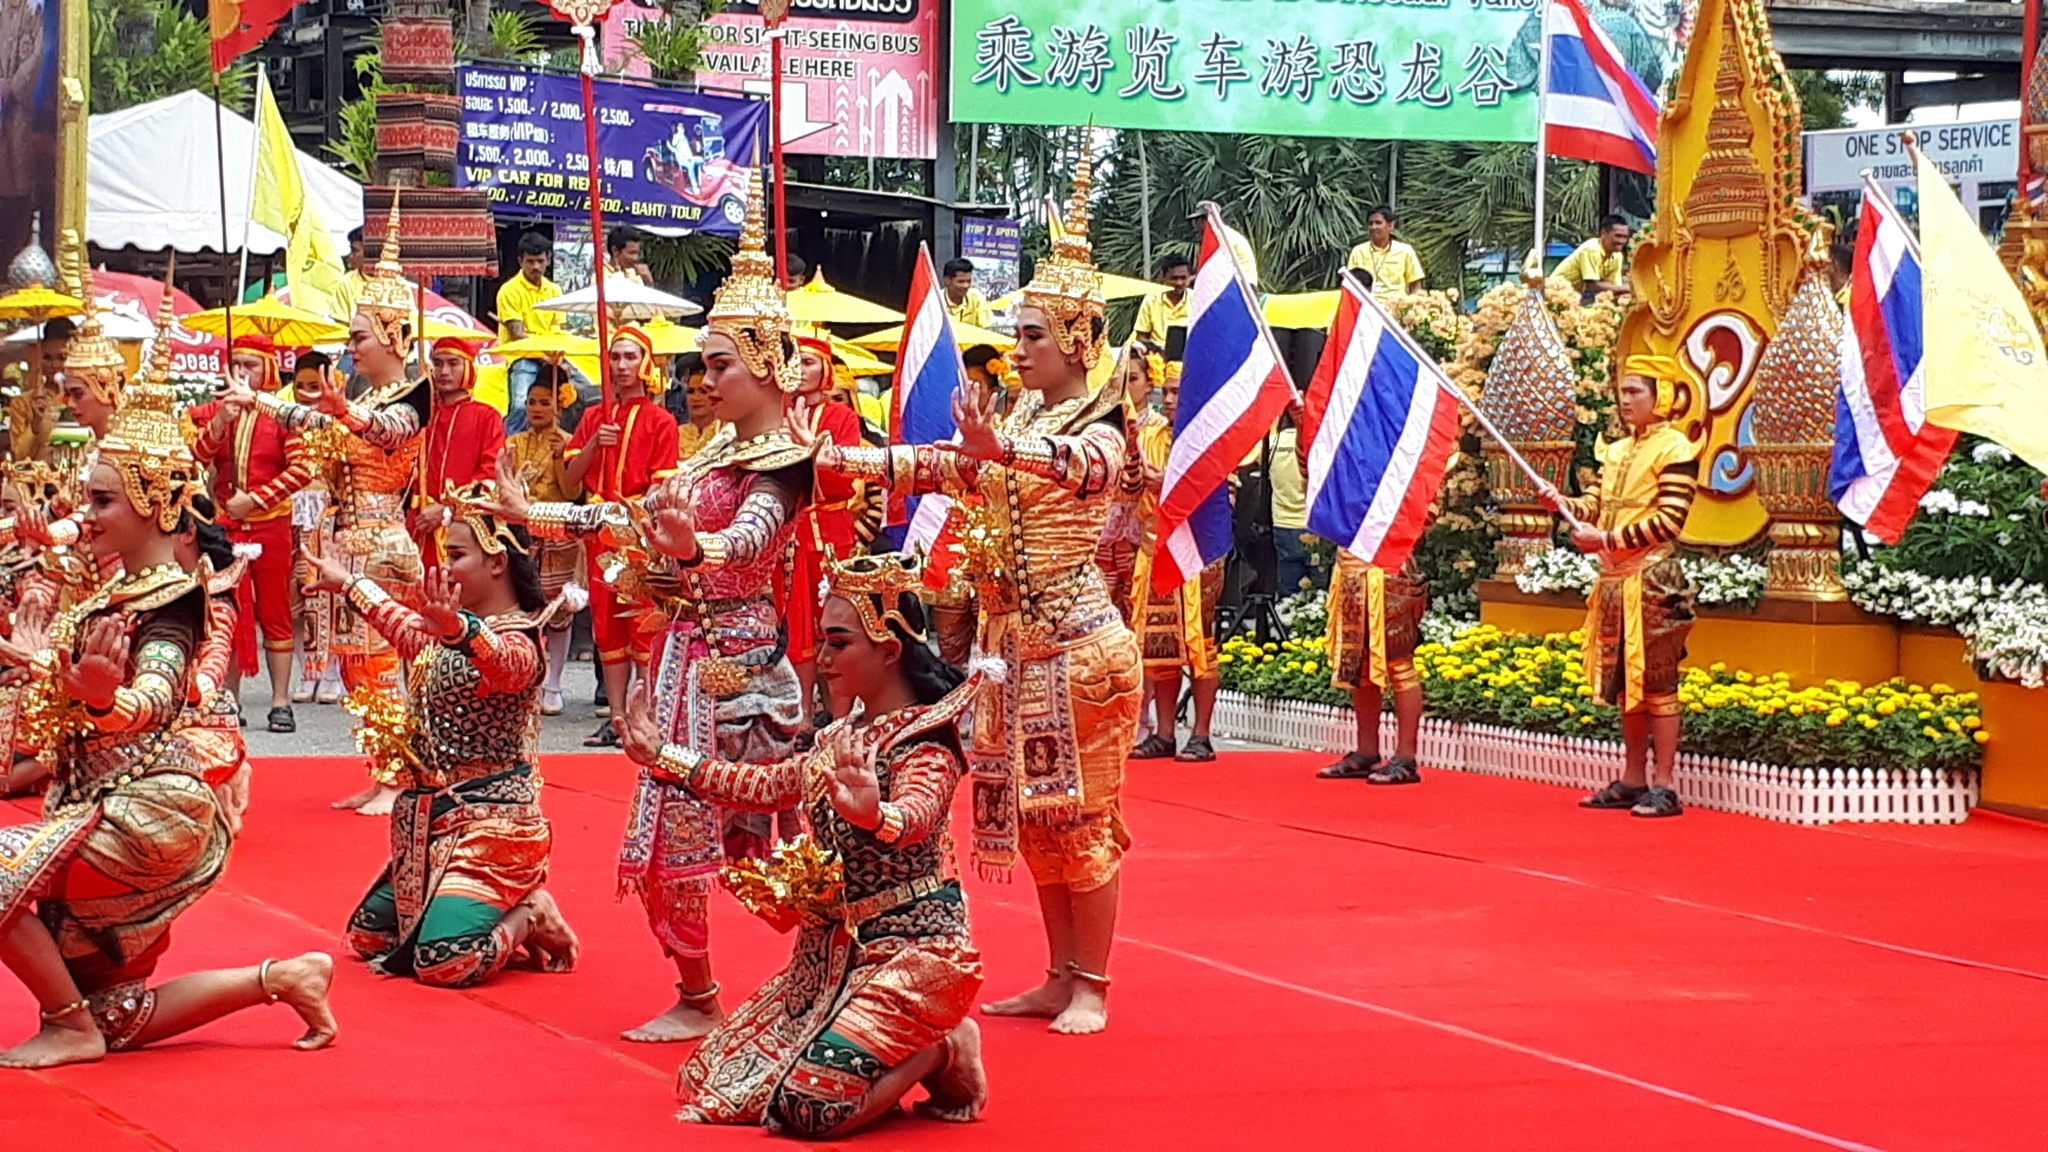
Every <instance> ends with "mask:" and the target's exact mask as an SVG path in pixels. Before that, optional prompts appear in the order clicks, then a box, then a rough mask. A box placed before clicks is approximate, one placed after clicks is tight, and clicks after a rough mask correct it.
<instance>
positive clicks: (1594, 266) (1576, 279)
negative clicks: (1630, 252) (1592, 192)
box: [1551, 216, 1635, 304]
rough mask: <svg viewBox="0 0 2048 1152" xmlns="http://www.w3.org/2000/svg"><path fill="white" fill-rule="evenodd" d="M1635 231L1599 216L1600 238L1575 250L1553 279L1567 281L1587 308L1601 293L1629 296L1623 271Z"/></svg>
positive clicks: (1621, 221)
mask: <svg viewBox="0 0 2048 1152" xmlns="http://www.w3.org/2000/svg"><path fill="white" fill-rule="evenodd" d="M1634 234H1635V229H1633V228H1631V227H1629V223H1628V221H1627V220H1624V219H1622V218H1621V217H1619V216H1602V217H1601V218H1600V234H1599V235H1597V236H1595V237H1593V238H1592V239H1591V240H1588V241H1586V242H1585V243H1584V244H1581V245H1579V246H1578V248H1577V250H1575V251H1574V252H1573V253H1572V254H1571V255H1569V256H1567V257H1565V258H1564V262H1563V263H1562V264H1559V265H1558V266H1557V271H1555V272H1552V273H1551V275H1552V276H1557V277H1560V278H1562V279H1564V280H1566V281H1568V282H1569V283H1570V284H1571V286H1572V287H1574V288H1576V289H1578V290H1579V300H1580V302H1581V303H1587V304H1590V303H1592V301H1593V298H1594V297H1595V296H1598V295H1599V294H1600V293H1602V292H1612V293H1614V294H1615V295H1616V296H1622V295H1625V294H1627V292H1628V274H1627V272H1626V270H1625V262H1626V256H1625V255H1624V253H1625V252H1626V251H1627V249H1628V241H1629V237H1630V236H1632V235H1634Z"/></svg>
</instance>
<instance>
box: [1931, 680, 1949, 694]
mask: <svg viewBox="0 0 2048 1152" xmlns="http://www.w3.org/2000/svg"><path fill="white" fill-rule="evenodd" d="M1927 690H1928V691H1929V692H1932V693H1934V694H1935V695H1936V696H1953V695H1955V691H1956V690H1955V689H1953V688H1951V687H1949V686H1948V685H1946V684H1943V683H1942V682H1941V681H1939V680H1937V681H1935V682H1934V683H1932V684H1929V685H1928V686H1927Z"/></svg>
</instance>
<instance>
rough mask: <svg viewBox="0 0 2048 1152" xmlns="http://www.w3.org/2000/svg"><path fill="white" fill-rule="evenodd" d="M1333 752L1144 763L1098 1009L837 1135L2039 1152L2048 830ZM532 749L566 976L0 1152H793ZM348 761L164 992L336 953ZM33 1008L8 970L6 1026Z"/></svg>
mask: <svg viewBox="0 0 2048 1152" xmlns="http://www.w3.org/2000/svg"><path fill="white" fill-rule="evenodd" d="M1322 759H1324V758H1321V757H1314V756H1309V755H1303V754H1295V753H1227V754H1225V755H1224V756H1223V757H1222V758H1221V759H1220V760H1219V761H1218V762H1216V763H1215V764H1213V765H1207V766H1189V765H1178V764H1173V763H1170V762H1168V763H1161V762H1141V763H1135V764H1133V765H1132V768H1131V780H1130V784H1129V786H1128V788H1127V791H1126V797H1127V799H1126V804H1127V811H1128V816H1129V821H1130V824H1131V827H1132V830H1133V833H1134V835H1135V836H1136V839H1137V846H1136V848H1135V850H1134V851H1133V853H1132V855H1131V857H1130V859H1129V862H1128V864H1127V866H1126V870H1125V888H1124V893H1125V899H1124V908H1125V913H1124V918H1123V922H1122V924H1121V926H1120V930H1121V940H1120V943H1119V945H1118V950H1117V954H1116V961H1115V964H1114V971H1115V975H1116V979H1117V984H1116V992H1115V995H1114V997H1113V1000H1112V1003H1113V1007H1114V1012H1115V1017H1114V1022H1113V1025H1112V1027H1111V1030H1110V1031H1109V1032H1108V1033H1107V1034H1105V1035H1103V1036H1099V1037H1093V1038H1070V1037H1057V1036H1052V1035H1049V1034H1047V1033H1046V1032H1045V1031H1044V1026H1043V1024H1042V1023H1039V1022H1032V1021H1010V1020H1001V1021H989V1020H984V1025H983V1026H984V1028H985V1029H986V1037H987V1059H988V1065H989V1073H990V1078H991V1081H992V1087H993V1097H992V1100H991V1103H990V1105H989V1108H988V1111H987V1112H986V1114H985V1115H984V1117H983V1119H982V1121H981V1122H980V1123H978V1124H975V1125H973V1126H971V1127H967V1128H961V1127H955V1126H947V1125H938V1124H933V1123H929V1122H926V1121H922V1120H912V1119H902V1120H897V1121H892V1122H889V1123H887V1124H885V1125H882V1126H880V1127H878V1128H877V1129H874V1130H872V1131H870V1132H869V1133H865V1134H862V1135H861V1136H858V1137H856V1138H854V1139H852V1140H850V1141H846V1142H843V1143H844V1145H846V1146H854V1147H859V1148H862V1149H875V1150H882V1149H894V1148H905V1149H938V1148H946V1149H967V1148H972V1149H975V1150H976V1152H991V1150H1008V1149H1096V1148H1102V1149H1155V1148H1156V1149H1175V1150H1184V1149H1211V1148H1216V1149H1226V1148H1227V1149H1326V1148H1327V1149H1354V1148H1357V1149H1380V1148H1387V1149H1394V1148H1398V1149H1403V1150H1404V1152H1405V1150H1414V1149H1461V1150H1462V1149H1515V1150H1518V1152H1527V1150H1532V1149H1553V1148H1554V1149H1573V1150H1582V1149H1608V1148H1613V1149H1629V1150H1631V1152H1635V1150H1641V1149H1646V1148H1649V1149H1733V1148H1745V1149H1746V1148H1802V1147H1815V1146H1821V1147H1835V1148H1866V1147H1868V1148H1883V1149H1908V1148H1926V1149H1974V1148H2013V1149H2039V1148H2043V1147H2044V1146H2048V928H2044V925H2043V916H2042V912H2041V907H2042V897H2043V893H2044V892H2048V828H2043V827H2039V826H2035V825H2031V824H2027V823H2025V822H2022V821H2016V820H2010V819H2006V818H2003V817H1999V816H1995V815H1979V816H1977V817H1975V818H1973V819H1972V820H1971V821H1970V822H1969V823H1968V824H1966V825H1962V826H1959V827H1932V828H1911V827H1892V826H1881V825H1880V826H1870V825H1865V826H1842V827H1838V828H1831V829H1811V828H1795V827H1790V826H1786V825H1778V824H1771V823H1767V822H1764V821H1760V820H1754V819H1749V818H1746V817H1740V816H1727V815H1722V814H1719V813H1711V812H1695V813H1692V814H1690V815H1688V816H1686V817H1685V818H1683V819H1680V820H1671V821H1643V820H1635V819H1632V818H1630V817H1628V816H1627V815H1625V814H1616V813H1595V812H1583V811H1579V810H1577V809H1576V808H1574V807H1573V806H1572V801H1573V798H1574V797H1573V795H1572V794H1571V793H1569V792H1566V791H1563V790H1559V789H1555V788H1550V787H1545V786H1542V785H1536V784H1524V783H1518V782H1513V781H1505V780H1499V779H1493V778H1489V777H1483V776H1466V775H1462V774H1458V773H1448V772H1433V773H1428V778H1427V780H1426V781H1425V783H1424V784H1423V785H1422V786H1420V787H1414V788H1374V787H1370V786H1366V785H1363V784H1358V783H1352V782H1320V781H1315V780H1312V779H1310V778H1309V777H1310V775H1311V773H1312V771H1313V769H1314V767H1315V766H1316V765H1317V764H1318V763H1319V762H1320V761H1321V760H1322ZM543 767H544V770H545V772H546V775H547V777H548V780H549V784H550V785H551V787H550V788H549V789H548V792H547V798H546V804H547V808H548V812H549V815H550V816H552V817H553V819H554V821H555V834H556V846H555V877H554V881H553V883H552V884H551V885H550V887H551V888H552V889H553V890H554V892H555V893H556V894H557V896H558V898H559V899H560V901H561V903H562V906H563V908H564V909H565V910H566V912H567V913H568V915H569V917H570V919H571V920H572V921H573V922H574V924H575V926H576V928H577V929H578V930H579V932H580V933H581V934H582V937H583V944H584V960H583V963H582V965H581V966H580V967H579V968H578V970H577V971H576V972H575V973H573V974H570V975H563V976H548V975H542V974H538V973H530V972H510V973H507V974H505V975H503V976H501V977H500V978H499V979H497V980H496V981H494V982H492V983H491V984H489V985H486V986H485V987H483V988H481V989H472V990H467V991H446V990H436V989H431V988H424V987H421V986H419V985H416V984H413V983H411V982H408V981H402V980H392V979H385V978H380V977H375V976H372V975H370V974H368V973H367V972H366V971H365V970H364V969H363V968H362V966H361V965H359V964H356V963H354V962H353V961H345V962H344V963H343V966H342V970H341V975H340V978H339V980H338V982H337V986H336V989H335V1007H336V1011H337V1012H338V1014H339V1015H340V1017H341V1021H342V1036H341V1040H340V1042H339V1043H338V1044H337V1046H336V1047H334V1048H333V1049H332V1050H330V1051H326V1052H321V1053H313V1054H300V1053H296V1052H293V1051H291V1050H290V1049H289V1048H288V1047H287V1046H286V1045H287V1042H288V1041H289V1040H290V1039H291V1038H292V1037H294V1036H296V1035H297V1032H296V1029H295V1026H294V1020H293V1019H292V1018H291V1017H290V1016H289V1013H288V1011H287V1010H286V1009H284V1008H281V1007H279V1008H264V1009H259V1010H255V1011H251V1012H246V1013H242V1014H241V1015H239V1016H237V1017H232V1018H230V1019H227V1020H224V1021H221V1022H219V1023H217V1024H214V1025H212V1026H209V1027H208V1028H205V1029H202V1030H200V1031H199V1032H196V1033H193V1034H191V1035H190V1036H189V1037H185V1038H180V1039H179V1040H176V1041H173V1042H170V1043H166V1044H163V1045H160V1046H158V1047H155V1048H150V1049H146V1050H144V1051H141V1052H136V1053H126V1054H120V1055H116V1056H113V1057H110V1058H109V1059H107V1060H106V1061H104V1062H103V1063H100V1064H97V1065H92V1066H86V1067H73V1068H65V1069H60V1070H57V1071H54V1072H50V1073H33V1074H31V1073H20V1072H0V1150H10V1152H11V1150H15V1149H24V1150H27V1149H35V1150H46V1149H47V1150H60V1149H61V1150H63V1152H89V1150H96V1149H102V1148H107V1149H137V1148H154V1149H170V1148H176V1149H195V1150H196V1149H330V1148H331V1149H350V1150H356V1152H360V1150H365V1149H383V1148H393V1149H396V1148H421V1147H430V1148H433V1149H436V1150H437V1152H453V1150H460V1149H472V1148H474V1149H487V1148H488V1149H499V1148H507V1147H524V1148H530V1149H550V1150H562V1149H571V1148H594V1147H603V1148H690V1149H695V1148H740V1147H745V1148H765V1147H772V1146H779V1145H778V1144H772V1143H769V1142H770V1141H772V1140H773V1138H772V1137H768V1136H766V1135H764V1134H763V1133H761V1132H760V1131H758V1130H752V1129H706V1128H699V1127H694V1126H691V1127H684V1126H681V1125H678V1124H677V1123H675V1121H673V1120H672V1119H671V1115H672V1112H673V1104H672V1096H671V1087H672V1080H673V1075H674V1071H675V1068H676V1066H677V1064H678V1063H679V1062H680V1058H681V1052H680V1050H678V1049H674V1048H664V1047H650V1046H644V1045H634V1044H627V1043H625V1042H623V1041H621V1040H619V1039H617V1033H618V1030H619V1029H621V1028H623V1027H627V1026H630V1025H633V1024H637V1023H639V1022H640V1021H641V1020H643V1019H645V1018H646V1017H648V1016H650V1015H652V1014H653V1013H654V1012H655V1011H657V1010H658V1009H660V1008H662V1007H664V1006H665V1005H666V1004H667V1003H668V996H669V991H670V988H669V986H670V982H671V981H672V980H673V978H674V976H673V972H672V970H669V969H668V968H667V966H666V965H665V963H664V962H663V961H662V959H661V957H660V955H659V953H658V952H657V950H656V948H655V946H654V944H653V942H652V940H651V938H650V937H649V936H648V934H647V932H646V930H645V927H644V925H643V924H642V921H641V916H640V912H639V909H638V907H637V905H635V904H632V903H630V902H629V903H626V904H618V903H614V902H613V900H612V889H613V884H612V871H611V857H612V851H613V848H614V846H615V844H616V841H617V837H618V832H619V829H620V825H621V823H622V821H623V819H624V816H625V803H626V797H627V794H628V790H629V782H630V778H631V772H630V769H629V767H628V766H627V764H626V763H625V761H624V760H623V759H622V758H619V757H616V756H611V757H606V756H596V755H581V756H550V757H547V758H546V759H545V762H544V765H543ZM359 783H360V776H359V774H358V770H357V768H356V767H355V765H354V764H353V763H352V762H350V761H348V760H344V759H340V758H333V759H323V760H273V761H267V762H259V764H258V767H257V777H256V793H255V798H256V806H255V808H254V810H253V811H252V812H251V814H250V823H249V830H248V833H247V834H246V835H245V836H244V838H243V840H242V841H241V843H240V844H238V845H237V846H236V849H235V856H234V859H233V862H232V863H231V865H230V867H229V870H228V874H227V876H226V878H225V879H224V880H223V881H222V883H221V884H220V885H219V886H218V887H217V888H216V889H215V890H214V891H213V892H212V893H210V894H209V895H208V896H207V897H206V899H204V900H203V901H201V902H200V903H199V904H198V905H197V906H195V907H194V908H193V909H192V910H191V911H189V912H187V913H186V914H185V916H184V917H183V919H181V920H180V922H179V925H178V930H177V934H176V942H175V944H174V945H173V947H172V948H171V951H170V953H169V955H168V957H167V958H166V960H165V963H164V965H163V967H162V969H161V971H160V975H161V976H163V977H166V978H167V977H171V976H176V975H180V974H183V973H186V972H191V971H195V970H198V969H202V968H209V967H216V966H226V965H232V964H246V963H251V962H253V961H255V960H258V959H261V958H262V957H264V956H284V955H291V954H294V953H297V952H300V951H304V950H307V949H315V948H318V949H327V950H330V951H334V952H335V953H336V954H337V956H339V955H340V954H341V953H342V952H343V951H344V950H343V949H342V946H341V938H340V929H341V926H342V924H343V921H344V919H345V918H346V916H347V914H348V911H349V909H350V908H351V906H352V905H353V903H354V901H355V899H356V897H357V896H358V895H359V894H360V893H361V891H362V889H363V888H364V887H366V886H367V885H368V883H369V881H370V879H371V878H372V876H373V874H374V873H375V872H376V870H377V868H378V867H379V865H380V863H381V860H382V853H383V850H384V849H383V838H384V827H383V825H382V823H381V822H372V821H370V820H366V819H362V818H358V817H353V816H349V815H345V814H341V813H335V812H331V811H329V810H328V809H327V807H326V802H327V801H328V800H330V799H332V798H333V797H335V796H338V795H342V794H344V793H345V792H348V791H353V790H354V789H355V788H356V786H357V785H358V784H359ZM32 811H33V809H32V807H31V806H29V805H26V804H19V803H18V804H17V805H16V806H15V807H14V808H13V809H12V810H10V809H8V808H7V807H6V806H4V805H0V820H12V819H13V818H14V814H15V813H16V812H19V813H20V814H22V815H23V816H26V815H29V814H30V813H31V812H32ZM970 889H971V891H972V892H973V895H974V906H973V907H974V915H975V928H976V934H977V937H978V940H979V943H980V945H981V947H982V949H983V953H984V957H985V959H986V963H987V969H988V977H989V979H988V985H987V987H986V989H985V991H986V992H987V993H989V994H991V995H998V994H1005V993H1008V992H1010V991H1014V990H1017V989H1019V988H1021V987H1023V986H1025V985H1027V984H1029V983H1031V982H1033V981H1034V980H1035V979H1036V978H1037V976H1038V973H1039V971H1040V969H1041V967H1042V966H1043V963H1044V957H1043V952H1042V945H1041V943H1040V938H1039V932H1038V924H1037V914H1036V910H1035V905H1034V904H1033V901H1032V896H1031V892H1030V890H1029V889H1028V888H1026V887H1024V886H1022V885H1021V884H1019V885H1007V886H1006V885H989V884H982V883H978V882H976V883H971V884H970ZM715 917H716V924H715V927H714V936H713V946H714V951H715V955H716V957H717V960H718V963H719V974H720V976H721V978H722V979H723V981H724V983H725V986H726V987H727V989H729V990H730V993H729V994H730V995H731V996H732V997H734V998H736V997H737V996H738V995H740V994H743V992H744V990H746V989H750V988H752V987H753V986H754V985H755V984H756V983H757V982H758V981H759V980H760V979H762V978H763V977H765V976H766V975H768V974H769V973H770V972H772V971H773V970H774V969H775V968H776V967H777V966H778V965H779V963H780V961H781V959H782V957H783V956H784V955H785V954H786V952H785V949H786V944H785V938H783V937H780V936H777V935H776V934H775V933H774V932H773V931H771V930H770V929H768V928H766V927H765V926H763V925H761V924H759V923H758V922H756V921H753V920H752V919H750V918H749V917H747V916H746V915H745V913H743V912H742V911H740V910H739V909H738V907H737V905H735V904H733V903H732V902H731V901H730V900H728V899H725V898H723V897H720V898H719V902H718V905H717V911H716V914H715ZM32 1007H33V1006H32V1005H31V1003H30V1001H29V999H28V997H27V996H26V995H25V994H24V993H23V991H22V990H21V988H20V987H19V986H18V985H17V984H15V983H14V982H13V981H12V980H10V979H6V978H4V977H0V1040H4V1042H7V1043H11V1042H13V1041H14V1040H15V1039H16V1038H18V1037H19V1036H22V1035H25V1034H26V1033H27V1031H28V1030H29V1028H30V1027H31V1025H32V1023H33V1016H32V1015H31V1009H32Z"/></svg>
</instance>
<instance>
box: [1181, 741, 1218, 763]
mask: <svg viewBox="0 0 2048 1152" xmlns="http://www.w3.org/2000/svg"><path fill="white" fill-rule="evenodd" d="M1215 758H1216V746H1215V745H1214V744H1211V743H1209V738H1208V737H1207V736H1190V737H1188V742H1187V743H1186V744H1185V745H1183V746H1182V747H1181V750H1180V754H1179V755H1177V756H1175V757H1174V759H1175V760H1178V761H1180V762H1181V763H1183V764H1206V763H1208V762H1209V761H1211V760H1214V759H1215Z"/></svg>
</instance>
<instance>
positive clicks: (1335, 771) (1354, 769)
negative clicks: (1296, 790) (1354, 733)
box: [1316, 752, 1385, 780]
mask: <svg viewBox="0 0 2048 1152" xmlns="http://www.w3.org/2000/svg"><path fill="white" fill-rule="evenodd" d="M1383 763H1385V761H1382V760H1379V759H1375V758H1373V757H1369V756H1366V755H1365V754H1363V753H1360V752H1346V753H1345V754H1344V758H1343V759H1342V760H1339V761H1337V762H1336V763H1335V764H1332V765H1330V766H1329V767H1327V768H1325V769H1323V770H1322V771H1320V772H1318V773H1316V779H1318V780H1368V779H1371V777H1372V774H1373V773H1374V772H1377V771H1379V770H1380V765H1381V764H1383Z"/></svg>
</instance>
